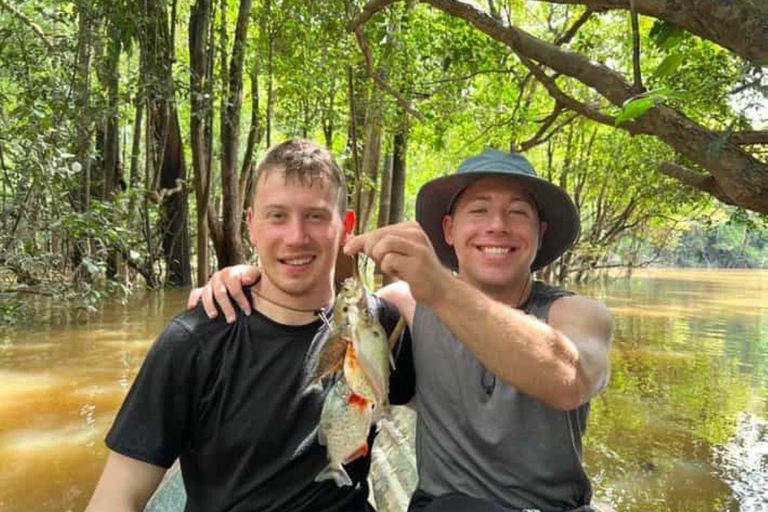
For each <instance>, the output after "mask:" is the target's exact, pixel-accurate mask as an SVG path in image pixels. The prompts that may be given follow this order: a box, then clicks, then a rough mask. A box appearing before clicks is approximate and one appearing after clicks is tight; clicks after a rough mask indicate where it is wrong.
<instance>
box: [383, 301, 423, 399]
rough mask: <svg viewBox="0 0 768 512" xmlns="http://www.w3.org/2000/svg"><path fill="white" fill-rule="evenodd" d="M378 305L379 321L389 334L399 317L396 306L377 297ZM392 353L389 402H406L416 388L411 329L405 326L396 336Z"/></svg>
mask: <svg viewBox="0 0 768 512" xmlns="http://www.w3.org/2000/svg"><path fill="white" fill-rule="evenodd" d="M378 300H379V301H380V303H381V306H380V313H379V317H380V321H381V324H382V326H383V327H384V330H385V331H386V332H387V335H390V334H391V333H392V331H393V330H394V329H395V326H396V325H397V321H398V320H399V319H400V312H399V311H398V310H397V307H395V306H394V305H392V304H390V303H389V302H387V301H386V300H384V299H378ZM392 354H393V356H394V359H395V368H394V370H392V372H391V373H390V375H389V403H391V404H393V405H402V404H407V403H408V402H410V401H411V399H412V398H413V395H414V393H415V389H416V372H415V371H414V369H413V352H412V351H411V331H410V329H409V328H408V327H407V326H406V327H405V329H403V332H402V334H400V336H399V337H398V339H397V341H396V343H395V346H394V348H393V349H392Z"/></svg>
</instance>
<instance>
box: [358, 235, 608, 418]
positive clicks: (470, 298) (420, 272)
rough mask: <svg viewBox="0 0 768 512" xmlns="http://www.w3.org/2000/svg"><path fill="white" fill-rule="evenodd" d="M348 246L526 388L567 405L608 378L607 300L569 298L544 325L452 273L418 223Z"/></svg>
mask: <svg viewBox="0 0 768 512" xmlns="http://www.w3.org/2000/svg"><path fill="white" fill-rule="evenodd" d="M344 250H345V252H346V253H347V254H354V253H356V252H360V251H362V252H365V253H366V254H367V255H368V256H370V257H372V258H373V259H374V260H376V261H377V262H379V264H380V265H381V267H382V269H383V270H384V271H385V272H387V273H389V274H393V275H395V276H397V277H399V278H401V279H403V280H405V281H406V282H407V283H408V285H409V288H410V294H411V295H412V298H413V299H414V300H415V301H419V302H422V303H424V304H426V305H427V306H429V307H430V308H431V309H432V310H433V311H434V312H435V314H437V316H438V317H439V318H440V319H441V321H442V322H443V323H444V324H445V325H446V326H447V327H448V328H449V329H450V330H451V332H452V333H453V334H454V335H455V336H456V337H457V338H458V339H459V340H461V342H462V343H464V345H465V346H466V347H467V348H468V349H469V350H470V351H472V353H474V354H475V356H476V357H477V358H478V359H479V360H480V361H481V362H482V363H483V364H484V365H485V367H486V368H488V369H489V370H490V371H492V372H493V373H494V374H495V375H497V376H498V377H499V378H500V379H502V380H503V381H504V382H506V383H508V384H510V385H513V386H515V387H516V388H518V389H519V390H520V391H523V392H525V393H527V394H529V395H531V396H534V397H536V398H538V399H540V400H542V401H544V402H546V403H547V404H549V405H551V406H553V407H557V408H560V409H565V410H568V409H573V408H575V407H577V406H578V405H580V404H582V403H584V402H586V401H587V400H589V399H590V398H591V397H592V396H594V395H595V394H596V393H598V392H599V391H600V390H601V389H602V387H603V386H604V385H605V383H606V382H607V376H608V368H609V367H608V348H609V345H610V338H611V317H610V314H609V313H608V310H607V309H606V308H605V306H603V305H602V304H600V303H598V302H595V301H593V300H590V299H587V298H584V297H563V298H561V299H558V300H556V301H555V302H554V303H553V304H552V307H551V309H550V316H549V324H547V323H544V322H542V321H540V320H538V319H536V318H534V317H532V316H530V315H527V314H525V313H523V312H521V311H518V310H516V309H513V308H510V307H509V306H508V305H505V304H502V303H500V302H498V301H496V300H494V299H492V298H490V297H488V296H487V295H485V294H484V293H482V292H481V291H480V290H478V289H477V288H475V287H473V286H471V285H469V284H467V283H465V282H463V281H461V280H460V279H458V278H457V277H455V276H453V275H452V273H451V272H450V271H448V269H446V268H445V267H443V266H442V264H441V263H440V261H439V260H438V258H437V255H436V254H435V251H434V249H433V248H432V244H431V243H430V241H429V239H428V237H427V235H426V233H424V231H423V230H422V229H421V227H420V226H419V225H418V224H417V223H415V222H405V223H401V224H394V225H391V226H387V227H384V228H381V229H377V230H375V231H371V232H369V233H365V234H362V235H358V236H355V237H352V238H351V239H350V240H348V241H347V244H346V245H345V248H344ZM403 314H404V315H406V318H408V315H407V312H404V313H403ZM410 316H411V319H412V317H413V313H412V312H411V315H410ZM409 323H410V322H409ZM418 342H419V341H418V339H415V340H414V343H418Z"/></svg>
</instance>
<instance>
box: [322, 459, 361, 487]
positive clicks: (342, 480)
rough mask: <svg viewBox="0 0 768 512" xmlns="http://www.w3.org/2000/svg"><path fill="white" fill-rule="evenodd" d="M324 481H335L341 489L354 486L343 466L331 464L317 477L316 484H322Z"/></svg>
mask: <svg viewBox="0 0 768 512" xmlns="http://www.w3.org/2000/svg"><path fill="white" fill-rule="evenodd" d="M324 480H333V481H334V482H336V485H338V486H339V487H344V486H345V485H352V479H351V478H349V475H348V474H347V472H346V471H345V470H344V468H343V467H342V466H341V464H335V465H334V464H333V463H330V464H328V466H326V468H325V469H324V470H322V471H321V472H320V474H319V475H317V476H316V477H315V482H322V481H324Z"/></svg>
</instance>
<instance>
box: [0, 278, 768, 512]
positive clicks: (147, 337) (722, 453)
mask: <svg viewBox="0 0 768 512" xmlns="http://www.w3.org/2000/svg"><path fill="white" fill-rule="evenodd" d="M577 291H580V292H582V293H585V294H588V295H591V296H593V297H595V298H598V299H600V300H602V301H603V302H605V303H606V304H607V305H608V307H609V308H610V309H611V311H612V312H613V315H614V320H615V328H614V343H613V348H612V354H611V361H612V375H611V382H610V384H609V387H608V389H607V390H606V391H605V392H604V393H603V394H602V395H601V396H600V397H598V398H597V399H596V400H594V402H593V408H592V415H591V418H590V421H589V429H588V432H587V436H586V441H585V461H586V466H587V469H588V471H589V473H590V476H591V478H592V480H593V483H594V486H595V493H596V496H597V497H598V498H600V500H601V501H602V502H604V503H607V504H610V505H612V506H613V507H614V508H615V510H616V511H617V512H624V511H627V512H629V511H632V512H640V511H643V512H645V511H674V512H678V511H679V512H683V511H697V512H709V511H711V512H715V511H718V512H721V511H734V512H735V511H741V512H763V511H768V271H724V270H717V271H696V270H648V271H643V272H640V273H638V274H636V275H635V276H633V277H632V279H630V280H615V281H611V282H609V283H607V284H594V285H590V286H588V287H586V288H583V289H579V290H577ZM186 294H187V291H186V290H180V291H164V292H159V293H142V294H137V295H134V296H133V297H132V298H131V299H130V300H129V301H128V303H127V304H124V305H123V304H109V305H107V306H106V307H105V308H104V311H103V312H102V313H101V314H99V315H97V316H92V317H91V318H90V319H89V320H88V321H87V322H82V321H81V322H76V321H72V322H50V321H43V320H42V318H44V316H45V315H44V314H42V313H41V315H40V316H41V322H40V323H39V324H35V325H36V326H35V327H29V325H26V324H25V326H24V327H7V326H0V511H2V512H65V511H69V510H72V511H81V510H82V509H83V508H84V507H85V504H86V503H87V501H88V498H89V496H90V493H91V492H92V490H93V487H94V486H95V483H96V480H97V478H98V476H99V474H100V472H101V469H102V465H103V463H104V459H105V457H106V449H105V448H104V445H103V438H104V435H105V433H106V430H107V429H108V427H109V425H110V423H111V421H112V419H113V417H114V415H115V412H116V410H117V408H118V407H119V405H120V402H121V401H122V399H123V397H124V395H125V393H126V392H127V390H128V386H129V385H130V383H131V381H132V379H133V377H134V375H135V374H136V372H137V371H138V367H139V365H140V364H141V361H142V358H143V355H144V353H145V352H146V351H147V349H148V348H149V346H150V344H151V343H152V341H153V340H154V338H155V336H156V335H157V333H159V331H160V330H161V329H162V327H163V326H164V325H165V323H166V322H167V321H168V320H169V319H170V318H171V317H172V316H173V315H174V314H176V313H178V312H180V311H181V309H182V308H183V307H184V304H185V302H186ZM44 309H45V308H42V307H41V312H42V311H44Z"/></svg>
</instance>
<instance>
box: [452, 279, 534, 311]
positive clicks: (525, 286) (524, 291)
mask: <svg viewBox="0 0 768 512" xmlns="http://www.w3.org/2000/svg"><path fill="white" fill-rule="evenodd" d="M459 279H462V280H463V281H466V282H468V283H469V284H471V285H473V286H474V287H475V288H477V289H478V290H480V291H481V292H483V293H484V294H485V295H487V296H488V297H490V298H492V299H494V300H496V301H498V302H501V303H504V304H507V305H509V306H511V307H513V308H520V307H521V306H522V305H523V304H525V301H527V300H528V297H529V296H530V295H531V289H532V287H533V276H532V275H531V274H530V272H528V273H526V275H525V276H524V277H523V278H522V279H519V280H516V281H515V282H514V283H511V284H507V285H503V286H489V285H487V284H481V283H474V282H471V281H470V280H468V279H463V278H462V276H461V274H459Z"/></svg>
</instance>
